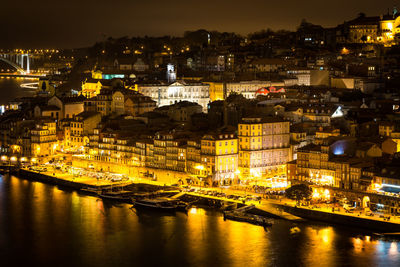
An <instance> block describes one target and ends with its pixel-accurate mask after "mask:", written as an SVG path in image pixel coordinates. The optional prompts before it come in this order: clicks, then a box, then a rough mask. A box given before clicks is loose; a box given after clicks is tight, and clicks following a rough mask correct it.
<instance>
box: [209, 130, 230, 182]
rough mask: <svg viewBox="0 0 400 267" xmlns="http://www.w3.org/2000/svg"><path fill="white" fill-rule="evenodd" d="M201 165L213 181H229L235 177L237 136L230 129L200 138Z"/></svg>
mask: <svg viewBox="0 0 400 267" xmlns="http://www.w3.org/2000/svg"><path fill="white" fill-rule="evenodd" d="M201 166H204V169H205V170H206V173H207V177H209V178H211V179H212V182H213V183H219V184H224V183H230V182H232V180H233V179H234V178H236V177H237V174H236V170H237V168H238V138H237V136H236V135H235V134H234V133H233V132H232V131H217V132H213V133H209V134H206V135H204V136H203V138H202V139H201Z"/></svg>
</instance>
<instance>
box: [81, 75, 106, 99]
mask: <svg viewBox="0 0 400 267" xmlns="http://www.w3.org/2000/svg"><path fill="white" fill-rule="evenodd" d="M101 88H102V84H101V82H100V81H99V80H96V79H92V78H89V79H86V80H85V81H83V82H82V90H81V94H82V95H83V96H84V97H86V98H92V97H95V96H96V95H98V94H100V90H101Z"/></svg>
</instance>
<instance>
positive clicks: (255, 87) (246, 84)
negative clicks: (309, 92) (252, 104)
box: [226, 80, 284, 99]
mask: <svg viewBox="0 0 400 267" xmlns="http://www.w3.org/2000/svg"><path fill="white" fill-rule="evenodd" d="M271 86H272V87H273V86H276V87H282V86H284V83H283V82H271V81H257V80H253V81H242V82H229V83H226V91H227V93H228V95H229V94H230V93H237V94H242V95H243V96H244V97H245V98H248V99H252V98H256V96H257V92H259V89H260V88H265V87H267V88H269V87H271Z"/></svg>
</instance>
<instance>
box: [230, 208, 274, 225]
mask: <svg viewBox="0 0 400 267" xmlns="http://www.w3.org/2000/svg"><path fill="white" fill-rule="evenodd" d="M224 220H232V221H238V222H247V223H251V224H255V225H261V226H264V227H267V226H272V222H271V221H269V220H268V219H266V218H264V217H262V216H258V215H253V214H246V213H241V212H235V211H229V212H224Z"/></svg>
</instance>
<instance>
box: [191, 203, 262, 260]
mask: <svg viewBox="0 0 400 267" xmlns="http://www.w3.org/2000/svg"><path fill="white" fill-rule="evenodd" d="M206 213H207V211H206V210H204V209H198V208H192V209H190V210H189V216H188V223H187V224H186V225H187V228H188V229H187V231H188V232H190V233H193V234H192V235H189V236H188V241H187V242H189V245H188V249H189V251H188V253H190V257H193V258H194V260H195V262H199V263H202V262H205V261H206V258H207V257H210V253H212V252H213V251H215V250H216V249H217V248H218V253H217V254H223V258H224V261H223V262H221V263H220V264H223V265H229V266H246V265H248V266H262V265H264V264H265V263H266V262H268V259H267V258H266V255H265V253H266V248H268V246H269V242H268V239H267V238H266V235H267V233H266V232H265V230H264V228H263V227H260V226H256V225H251V224H246V223H240V222H234V221H229V220H227V221H224V219H223V217H222V215H220V216H219V217H217V218H215V220H212V221H211V222H210V220H207V218H206V216H205V214H206ZM211 223H212V224H211Z"/></svg>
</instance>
